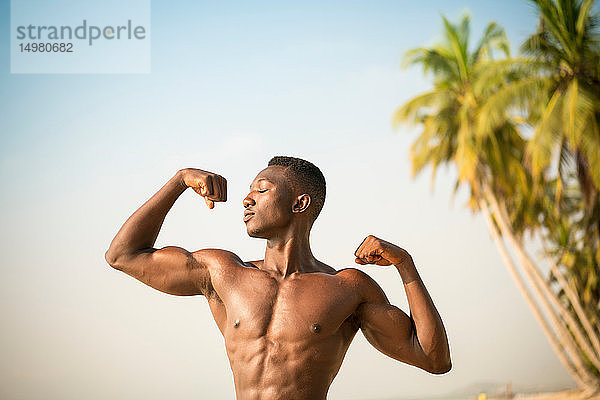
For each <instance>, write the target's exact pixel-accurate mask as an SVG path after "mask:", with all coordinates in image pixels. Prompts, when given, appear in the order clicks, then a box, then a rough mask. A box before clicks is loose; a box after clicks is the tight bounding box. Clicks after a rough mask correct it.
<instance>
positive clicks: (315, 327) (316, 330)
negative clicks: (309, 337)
mask: <svg viewBox="0 0 600 400" xmlns="http://www.w3.org/2000/svg"><path fill="white" fill-rule="evenodd" d="M311 330H312V331H313V333H319V332H321V325H319V324H312V326H311Z"/></svg>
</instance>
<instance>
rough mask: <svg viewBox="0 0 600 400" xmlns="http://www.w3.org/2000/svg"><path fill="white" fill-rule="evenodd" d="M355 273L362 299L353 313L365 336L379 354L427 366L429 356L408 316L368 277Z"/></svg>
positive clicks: (426, 367) (415, 364)
mask: <svg viewBox="0 0 600 400" xmlns="http://www.w3.org/2000/svg"><path fill="white" fill-rule="evenodd" d="M359 276H360V292H361V294H362V297H363V302H362V303H360V305H359V306H358V307H357V309H356V312H355V315H356V317H357V321H358V322H359V325H360V329H361V330H362V332H363V334H364V336H365V338H366V339H367V340H368V341H369V343H371V345H373V347H375V348H376V349H377V350H379V351H380V352H382V353H383V354H385V355H387V356H389V357H392V358H394V359H396V360H398V361H402V362H404V363H407V364H410V365H414V366H416V367H419V368H422V369H425V370H429V359H428V358H427V356H426V354H425V353H424V352H423V349H422V348H421V346H420V344H419V341H418V339H417V335H416V329H415V325H414V321H413V320H412V318H411V317H409V316H408V315H406V313H405V312H404V311H402V310H401V309H400V308H398V307H396V306H395V305H392V304H390V302H389V301H388V299H387V297H386V295H385V293H384V292H383V290H382V289H381V287H380V286H379V285H378V284H377V282H375V281H374V280H373V279H372V278H371V277H369V276H368V275H367V274H365V273H362V272H360V275H359Z"/></svg>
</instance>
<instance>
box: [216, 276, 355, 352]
mask: <svg viewBox="0 0 600 400" xmlns="http://www.w3.org/2000/svg"><path fill="white" fill-rule="evenodd" d="M244 273H245V276H241V277H238V279H236V284H232V285H230V286H229V287H227V290H220V292H221V293H220V294H219V296H220V298H221V301H222V303H223V306H224V309H225V313H226V316H223V317H224V318H222V322H221V325H223V326H220V328H221V331H222V332H223V334H224V335H225V337H226V338H231V339H233V338H235V339H257V338H260V337H267V338H269V339H271V340H275V341H285V342H303V341H306V340H309V341H314V340H319V339H320V338H326V337H329V336H331V335H333V334H335V333H337V332H338V331H339V329H340V327H341V326H342V325H343V324H344V323H345V322H347V320H348V319H349V318H350V317H351V316H352V314H353V312H354V310H355V309H356V307H357V306H358V301H359V299H358V296H357V295H356V294H355V293H354V292H353V291H352V290H351V289H350V288H349V287H348V286H347V285H345V283H344V281H343V279H342V278H340V277H338V276H335V275H328V274H322V273H312V274H303V275H300V276H297V277H291V278H286V279H274V278H272V277H271V276H269V275H268V274H266V273H264V272H262V271H260V270H247V271H244Z"/></svg>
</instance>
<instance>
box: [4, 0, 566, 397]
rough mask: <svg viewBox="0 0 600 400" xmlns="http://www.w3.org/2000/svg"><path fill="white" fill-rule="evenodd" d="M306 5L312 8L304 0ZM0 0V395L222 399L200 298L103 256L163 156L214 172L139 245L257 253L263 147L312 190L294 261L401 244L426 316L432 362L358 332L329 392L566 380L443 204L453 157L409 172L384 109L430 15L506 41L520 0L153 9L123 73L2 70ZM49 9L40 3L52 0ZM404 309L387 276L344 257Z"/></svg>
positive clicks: (215, 335) (476, 230)
mask: <svg viewBox="0 0 600 400" xmlns="http://www.w3.org/2000/svg"><path fill="white" fill-rule="evenodd" d="M322 3H326V4H322ZM1 7H2V8H1V9H0V17H1V20H0V21H1V25H0V29H1V32H2V36H1V39H0V68H1V70H0V89H1V90H0V135H1V136H0V140H1V141H0V166H1V167H0V179H1V182H2V183H3V189H2V196H1V197H0V202H1V204H2V207H1V208H0V213H1V217H2V221H3V223H2V224H1V225H0V268H1V271H2V279H1V280H0V312H1V316H2V330H1V331H0V337H1V340H0V349H1V351H2V354H3V357H2V361H1V362H0V397H1V398H2V399H44V400H52V399H60V400H65V399H108V398H110V399H141V398H144V399H147V400H153V399H157V400H158V399H165V398H171V399H233V398H234V394H233V393H234V391H233V381H232V377H231V372H230V370H229V366H228V362H227V358H226V355H225V350H224V346H223V339H222V337H221V336H220V334H219V331H218V329H217V328H216V326H215V324H214V322H213V321H212V318H211V316H210V313H209V310H208V307H207V305H206V302H205V299H204V298H202V297H176V296H170V295H167V294H163V293H160V292H157V291H155V290H153V289H151V288H149V287H146V286H144V285H143V284H141V283H139V282H137V281H135V280H134V279H133V278H130V277H128V276H126V275H124V274H122V273H119V272H118V271H115V270H112V269H111V268H110V267H109V266H108V265H107V264H106V262H105V260H104V252H105V251H106V249H107V248H108V245H109V243H110V241H111V239H112V237H113V236H114V235H115V234H116V232H117V230H118V229H119V228H120V226H121V225H122V224H123V222H124V221H125V220H126V218H127V217H128V216H129V215H130V214H131V213H132V212H133V211H135V209H136V208H137V207H139V206H140V205H141V204H142V203H143V202H144V201H145V200H147V199H148V198H149V197H150V196H151V195H152V194H153V193H155V192H156V191H157V190H158V189H159V188H160V187H161V186H162V185H163V184H164V183H165V182H166V181H167V180H168V179H169V178H170V177H171V176H172V175H173V174H174V173H175V172H176V171H177V170H178V169H180V168H184V167H197V168H202V169H206V170H210V171H213V172H216V173H219V174H221V175H223V176H225V177H226V178H227V179H228V182H229V201H228V202H227V203H226V204H218V205H217V207H216V208H215V209H214V210H212V211H211V210H208V209H207V208H206V206H205V204H204V201H202V199H200V198H199V197H197V195H195V194H194V193H193V192H191V191H190V192H186V193H185V194H184V195H183V196H182V197H181V198H180V199H179V200H178V201H177V203H176V204H175V206H174V207H173V209H172V211H171V212H170V213H169V215H168V216H167V218H166V221H165V224H164V226H163V229H162V231H161V234H160V235H159V238H158V241H157V244H156V246H157V247H162V246H166V245H179V246H182V247H185V248H187V249H188V250H191V251H193V250H197V249H201V248H204V247H221V248H225V249H229V250H232V251H234V252H236V253H237V254H238V255H239V256H240V257H242V258H244V259H256V258H260V257H261V256H262V254H263V251H264V242H263V241H261V240H256V239H250V238H248V237H247V235H246V233H245V229H244V225H243V222H242V218H241V217H242V203H241V202H242V199H243V197H244V196H245V194H246V190H247V187H248V185H249V184H250V182H251V180H252V179H253V178H254V176H255V175H256V173H257V172H258V171H260V170H261V169H262V168H264V167H265V165H266V163H267V161H268V160H269V158H270V157H272V156H273V155H278V154H282V155H295V156H299V157H302V158H306V159H308V160H310V161H312V162H314V163H315V164H316V165H318V166H319V167H320V168H321V170H322V171H323V173H324V174H325V177H326V180H327V185H328V186H327V191H328V197H327V199H326V202H325V208H324V210H323V213H322V214H321V216H320V217H319V220H318V222H317V223H316V225H315V227H314V229H313V235H312V245H313V252H314V254H315V255H316V256H317V257H318V258H319V259H320V260H322V261H324V262H326V263H328V264H329V265H331V266H333V267H335V268H338V269H339V268H344V267H347V266H353V265H354V264H353V260H354V257H353V251H354V250H355V248H356V247H357V245H358V244H359V243H360V242H361V240H362V239H363V238H364V236H366V235H368V234H374V235H376V236H380V237H382V238H384V239H386V240H389V241H392V242H394V243H396V244H398V245H400V246H402V247H404V248H406V249H407V250H408V251H409V252H410V253H411V254H412V255H413V258H414V260H415V262H416V265H417V268H418V270H419V272H420V274H421V276H422V278H423V280H424V282H425V284H426V286H427V288H428V290H429V292H430V294H431V296H432V298H433V299H434V301H435V303H436V305H437V308H438V310H439V312H440V314H441V316H442V318H443V320H444V323H445V325H446V329H447V332H448V336H449V341H450V346H451V351H452V358H453V369H452V371H451V372H449V373H448V374H445V375H442V376H433V375H430V374H428V373H426V372H423V371H421V370H418V369H416V368H413V367H410V366H407V365H403V364H401V363H398V362H397V361H394V360H392V359H389V358H387V357H386V356H384V355H383V354H380V353H378V352H377V350H375V349H373V348H372V347H371V346H370V345H369V344H368V343H367V342H366V341H365V339H364V338H363V336H362V334H360V333H359V334H357V336H356V339H355V341H354V343H353V344H352V345H351V347H350V350H349V352H348V354H347V356H346V360H345V361H344V364H343V365H342V368H341V371H340V373H339V375H338V377H337V378H336V380H335V381H334V383H333V385H332V388H331V391H330V396H329V398H330V399H332V400H344V399H348V400H353V399H390V398H410V397H419V396H420V397H432V396H440V395H444V394H447V393H451V392H453V391H455V390H458V389H461V388H463V387H465V386H469V385H471V384H474V383H480V382H483V383H485V382H498V383H506V382H509V381H512V382H513V386H514V387H518V386H527V387H538V388H540V389H555V388H562V387H568V386H570V385H573V383H572V381H571V379H570V378H569V376H568V375H567V373H566V372H565V370H564V369H563V368H562V366H561V365H560V363H559V362H558V360H557V358H556V356H555V355H554V354H553V352H552V350H551V349H550V346H549V345H548V343H547V341H546V339H545V337H544V336H543V334H542V332H541V329H540V328H539V327H538V326H537V324H536V322H535V321H534V319H533V316H532V314H531V312H530V311H529V309H528V308H527V306H526V304H525V302H524V300H523V299H522V297H521V295H520V293H519V292H518V291H517V289H516V287H515V285H514V283H513V281H512V280H511V277H510V276H509V274H508V272H507V270H506V268H505V266H504V265H503V264H502V261H501V259H500V257H499V254H498V252H497V250H496V248H495V247H494V245H493V243H492V241H491V239H490V236H489V233H488V231H487V228H486V225H485V223H484V221H483V219H482V218H481V217H480V216H475V215H473V214H471V213H470V211H468V209H467V208H466V206H465V193H464V192H459V194H458V196H457V197H456V198H455V200H454V202H453V203H452V202H451V192H452V188H453V180H454V176H455V174H454V171H453V170H452V169H441V170H440V172H439V175H438V181H437V183H436V185H435V187H434V190H433V191H432V190H431V186H430V176H429V174H428V173H426V174H423V175H421V176H418V177H417V178H416V179H412V178H411V176H410V163H409V158H408V149H409V146H410V144H411V142H412V141H413V140H414V139H415V137H416V134H417V132H415V131H409V130H407V129H406V128H402V129H401V130H399V131H397V132H395V131H394V130H393V129H392V126H391V115H392V113H393V112H394V110H395V109H396V108H397V107H398V106H399V105H400V104H402V102H403V101H405V100H406V99H408V98H410V97H412V96H415V95H416V94H418V93H420V92H422V91H425V90H427V89H428V88H429V87H430V83H429V81H428V79H427V78H425V77H423V76H422V74H421V72H420V71H419V70H418V69H409V70H402V69H401V68H400V62H401V58H402V54H403V53H404V52H405V51H406V50H408V49H410V48H413V47H417V46H421V45H427V44H431V43H433V42H434V41H435V38H436V37H439V35H440V33H441V17H440V13H444V14H445V15H447V16H448V17H449V18H451V19H456V18H457V17H458V16H459V15H460V14H461V12H462V11H463V10H465V9H470V10H471V14H472V17H473V34H474V35H475V38H477V39H478V38H479V35H480V34H481V32H482V29H483V27H484V26H485V24H486V23H487V22H489V21H491V20H495V21H496V22H498V23H499V24H501V25H503V26H504V27H505V28H506V29H507V31H508V34H509V37H510V38H511V42H512V47H513V49H515V51H516V49H517V48H518V46H519V44H520V42H521V41H522V40H523V38H524V37H526V35H527V34H528V33H530V32H532V31H533V30H534V28H535V24H536V15H535V13H534V10H533V8H532V7H531V6H530V5H529V3H527V2H525V1H517V0H510V1H503V2H498V1H492V0H488V1H477V2H476V1H460V2H459V1H429V2H405V1H369V2H359V1H327V2H319V1H307V2H294V3H292V2H262V1H259V2H252V3H249V2H228V5H224V4H221V3H218V2H211V3H207V2H192V1H175V2H169V3H168V5H166V3H164V2H163V3H159V2H153V3H152V25H151V40H152V44H151V46H152V65H151V68H152V69H151V71H152V72H151V73H150V74H141V75H118V74H106V75H102V74H97V75H71V74H64V75H48V74H31V75H18V74H10V68H9V66H10V60H9V57H8V54H9V53H8V49H9V29H10V18H9V15H10V13H9V4H8V2H7V1H5V2H2V4H1ZM57 12H59V10H57ZM361 269H362V270H364V271H366V272H367V273H369V274H370V275H371V276H372V277H373V278H374V279H375V280H376V281H377V282H378V283H379V284H380V285H381V286H382V287H383V288H384V290H385V291H386V293H387V295H388V297H389V298H390V300H391V301H392V302H393V303H394V304H396V305H398V306H399V307H400V308H402V309H403V310H405V311H406V312H407V313H408V312H409V309H408V305H407V302H406V297H405V295H404V292H403V288H402V283H401V280H400V277H399V275H398V274H397V272H396V271H395V270H393V269H389V268H387V269H386V268H381V267H361Z"/></svg>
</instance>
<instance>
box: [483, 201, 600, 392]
mask: <svg viewBox="0 0 600 400" xmlns="http://www.w3.org/2000/svg"><path fill="white" fill-rule="evenodd" d="M487 194H488V196H489V197H491V198H490V202H491V204H492V208H493V209H494V210H495V211H496V213H497V214H498V218H499V221H498V222H499V223H500V225H501V229H502V230H503V231H504V232H503V233H506V237H507V238H508V239H509V240H510V241H511V243H512V244H513V246H514V247H515V250H516V251H517V255H518V256H519V258H521V260H522V261H521V262H522V263H523V267H524V268H525V271H526V272H527V274H528V275H529V276H530V279H531V281H532V282H533V283H534V284H535V286H534V289H535V288H536V287H537V289H538V290H540V291H541V292H542V293H543V295H544V296H545V297H546V298H547V299H548V300H549V301H550V303H551V305H552V306H553V307H555V309H557V310H558V312H559V315H560V316H561V317H562V318H563V320H564V321H565V322H566V325H567V326H568V327H569V328H570V331H571V333H572V336H571V335H570V334H568V331H567V330H566V329H565V331H566V332H567V335H568V336H569V338H571V337H574V338H575V341H576V342H577V345H578V346H577V345H575V348H579V349H580V350H581V351H582V352H583V353H584V354H585V355H586V357H587V358H588V359H589V360H590V361H591V362H592V364H593V365H594V366H595V367H596V368H597V369H598V371H600V359H599V358H598V355H597V354H596V353H595V352H594V349H592V347H591V346H590V344H589V342H588V340H587V339H586V337H585V335H584V333H583V331H582V330H581V327H580V326H579V324H578V323H577V321H575V318H573V315H572V314H571V313H570V312H569V310H567V309H566V308H565V306H564V305H563V304H562V303H561V302H560V301H559V300H558V297H557V296H556V294H555V293H554V292H552V290H551V289H550V287H549V285H548V283H547V282H546V280H545V279H544V277H543V276H542V274H541V273H540V271H539V269H538V268H536V266H535V265H534V263H533V261H532V260H531V258H530V257H529V255H527V253H526V252H525V250H524V249H523V247H522V245H521V243H519V242H518V241H517V239H516V237H515V235H514V234H513V233H512V230H511V229H510V225H509V223H508V221H509V217H508V213H507V212H506V210H505V209H504V208H503V207H502V206H501V205H500V204H498V201H497V200H496V198H495V197H494V195H493V193H491V191H489V190H488V192H487ZM549 309H552V308H551V307H549ZM552 315H555V314H554V313H553V314H552ZM559 323H560V322H559ZM561 326H563V324H562V323H561ZM582 363H583V360H582ZM586 370H587V369H586ZM599 383H600V382H599Z"/></svg>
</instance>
